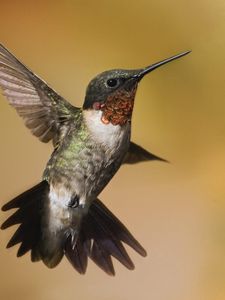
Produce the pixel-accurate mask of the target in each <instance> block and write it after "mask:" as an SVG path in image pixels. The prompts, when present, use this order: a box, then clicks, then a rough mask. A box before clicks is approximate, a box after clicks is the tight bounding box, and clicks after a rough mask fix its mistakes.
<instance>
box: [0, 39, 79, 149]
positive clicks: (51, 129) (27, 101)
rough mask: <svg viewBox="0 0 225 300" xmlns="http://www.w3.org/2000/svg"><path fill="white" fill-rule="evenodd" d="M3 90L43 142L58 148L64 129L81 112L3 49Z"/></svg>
mask: <svg viewBox="0 0 225 300" xmlns="http://www.w3.org/2000/svg"><path fill="white" fill-rule="evenodd" d="M0 87H1V88H2V90H3V94H4V95H5V97H6V98H7V99H8V101H9V103H10V104H11V105H12V106H13V107H14V108H15V109H16V110H17V112H18V114H19V115H20V116H21V117H22V118H23V119H24V121H25V125H26V126H27V127H28V128H29V129H30V130H31V132H32V133H33V134H34V135H35V136H37V137H38V138H39V140H41V141H42V142H45V143H46V142H48V141H50V140H54V143H55V144H57V142H58V140H59V138H60V133H61V131H62V127H63V125H64V124H65V123H68V122H69V121H71V120H72V119H73V116H74V112H75V111H77V110H79V109H78V108H76V107H74V106H72V105H71V104H70V103H69V102H67V101H66V100H65V99H63V98H62V97H61V96H60V95H58V94H57V93H56V92H55V91H54V90H53V89H52V88H50V87H49V86H48V85H47V84H46V83H45V82H44V81H43V80H42V79H40V78H39V77H38V76H37V75H35V74H34V73H33V72H32V71H30V70H29V69H28V68H27V67H26V66H25V65H23V64H22V63H21V62H20V61H19V60H18V59H17V58H16V57H15V56H13V55H12V54H11V53H10V52H9V51H8V50H7V49H6V48H5V47H3V46H2V45H0Z"/></svg>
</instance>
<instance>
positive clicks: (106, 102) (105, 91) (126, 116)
mask: <svg viewBox="0 0 225 300" xmlns="http://www.w3.org/2000/svg"><path fill="white" fill-rule="evenodd" d="M189 52H190V51H187V52H183V53H180V54H178V55H175V56H172V57H170V58H167V59H165V60H162V61H160V62H157V63H155V64H152V65H150V66H148V67H146V68H143V69H136V70H122V69H115V70H110V71H105V72H103V73H101V74H99V75H97V76H96V77H95V78H94V79H92V80H91V82H90V83H89V85H88V87H87V91H86V96H85V101H84V105H83V109H84V110H85V109H94V110H101V111H102V118H101V120H102V122H103V123H105V124H108V123H112V124H113V125H124V124H126V123H127V122H130V120H131V116H132V111H133V105H134V98H135V94H136V90H137V86H138V83H139V82H140V80H141V79H142V78H143V77H144V76H145V75H146V74H148V73H150V72H151V71H153V70H155V69H156V68H158V67H160V66H162V65H164V64H166V63H168V62H170V61H172V60H175V59H177V58H180V57H182V56H184V55H186V54H188V53H189Z"/></svg>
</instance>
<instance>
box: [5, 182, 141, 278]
mask: <svg viewBox="0 0 225 300" xmlns="http://www.w3.org/2000/svg"><path fill="white" fill-rule="evenodd" d="M48 191H49V186H48V183H47V182H46V181H43V182H41V183H39V184H38V185H36V186H34V187H33V188H32V189H30V190H28V191H26V192H25V193H23V194H21V195H20V196H18V197H16V198H15V199H13V200H11V201H10V202H8V203H7V204H5V205H4V206H3V207H2V210H3V211H7V210H10V209H12V208H17V211H16V212H14V213H13V214H12V215H11V216H10V217H9V218H8V219H7V220H6V221H5V222H4V223H3V224H2V226H1V228H2V229H6V228H8V227H10V226H12V225H15V224H20V225H19V227H18V229H17V230H16V232H15V233H14V235H13V236H12V238H11V239H10V241H9V243H8V244H7V248H9V247H12V246H14V245H16V244H19V243H21V244H20V247H19V249H18V252H17V256H18V257H19V256H22V255H24V254H25V253H27V252H28V251H31V260H32V261H39V260H43V261H44V262H45V263H46V257H43V256H44V255H43V252H42V251H41V249H40V245H41V242H40V241H41V237H42V235H43V233H42V230H41V216H42V209H43V201H44V200H45V198H46V194H47V193H48ZM123 242H124V243H126V244H127V245H129V246H130V247H131V248H133V249H134V250H135V251H136V252H138V253H139V254H140V255H142V256H146V255H147V254H146V251H145V250H144V249H143V247H142V246H141V245H140V244H139V243H138V241H137V240H136V239H135V238H134V237H133V236H132V234H131V233H130V232H129V231H128V230H127V228H126V227H125V226H124V225H123V224H122V223H121V222H120V221H119V220H118V219H117V218H116V217H115V216H114V215H113V213H112V212H110V210H109V209H107V207H106V206H105V205H104V204H103V203H102V202H101V201H100V200H98V199H96V200H95V201H94V202H93V203H92V205H91V206H90V208H89V212H88V214H87V216H85V217H84V219H83V221H82V224H81V228H80V233H79V236H78V238H77V241H76V244H75V245H74V241H73V240H72V237H71V236H68V237H67V238H66V239H65V240H64V241H63V246H62V248H58V249H56V250H57V252H59V253H56V254H55V255H56V256H57V257H58V259H57V262H56V263H55V264H54V266H55V265H57V264H58V263H59V262H60V260H61V258H62V256H63V254H65V256H66V257H67V259H68V260H69V261H70V263H71V264H72V265H73V266H74V268H75V269H76V270H77V271H78V272H79V273H81V274H84V273H85V272H86V268H87V262H88V257H89V258H91V259H92V260H93V261H94V262H95V263H96V264H97V265H98V266H99V267H100V268H101V269H102V270H104V271H105V272H106V273H107V274H109V275H114V274H115V271H114V267H113V263H112V258H111V257H112V256H113V257H114V258H116V259H117V260H119V261H120V262H121V263H122V264H123V265H124V266H125V267H127V268H128V269H130V270H132V269H134V264H133V262H132V260H131V259H130V257H129V256H128V254H127V252H126V250H125V248H124V246H123ZM46 264H47V265H48V263H46ZM48 266H49V265H48Z"/></svg>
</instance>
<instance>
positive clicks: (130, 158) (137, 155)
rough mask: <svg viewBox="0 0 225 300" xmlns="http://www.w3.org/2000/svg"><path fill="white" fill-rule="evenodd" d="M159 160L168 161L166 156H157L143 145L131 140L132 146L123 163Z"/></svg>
mask: <svg viewBox="0 0 225 300" xmlns="http://www.w3.org/2000/svg"><path fill="white" fill-rule="evenodd" d="M150 160H159V161H164V162H168V161H167V160H165V159H164V158H161V157H159V156H156V155H155V154H152V153H150V152H148V151H147V150H145V149H144V148H142V147H141V146H139V145H137V144H135V143H133V142H130V147H129V149H128V151H127V153H126V155H125V157H124V160H123V164H136V163H139V162H143V161H150Z"/></svg>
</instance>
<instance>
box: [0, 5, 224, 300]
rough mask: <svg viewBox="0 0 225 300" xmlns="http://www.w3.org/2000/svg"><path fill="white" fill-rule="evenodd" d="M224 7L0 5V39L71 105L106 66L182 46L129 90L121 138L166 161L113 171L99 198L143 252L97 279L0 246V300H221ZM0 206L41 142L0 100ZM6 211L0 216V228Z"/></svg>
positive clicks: (0, 240) (46, 151)
mask: <svg viewBox="0 0 225 300" xmlns="http://www.w3.org/2000/svg"><path fill="white" fill-rule="evenodd" d="M224 35H225V2H224V0H215V1H209V0H204V1H203V0H198V1H196V0H189V1H185V0H179V1H178V0H171V1H166V0H164V1H163V0H157V1H156V0H151V1H147V0H139V1H128V0H122V1H118V0H114V1H106V0H105V1H100V0H95V1H90V0H86V1H85V0H84V1H81V0H80V1H78V0H77V1H75V0H74V1H72V0H70V1H68V0H66V1H49V0H46V1H23V0H21V1H3V0H1V1H0V42H1V43H2V44H4V45H5V46H6V47H7V48H9V49H10V50H11V51H12V52H13V53H14V54H15V55H16V56H17V57H18V58H19V59H21V60H22V61H23V62H24V63H25V64H26V65H27V66H29V67H30V68H31V69H32V70H33V71H34V72H36V73H37V74H38V75H39V76H41V77H42V78H43V79H45V80H46V81H47V82H49V83H50V84H51V86H53V87H54V88H55V89H56V90H57V91H58V92H59V93H60V94H61V95H63V96H64V97H65V98H67V99H68V100H70V101H71V102H72V103H73V104H74V105H77V106H78V105H82V101H83V100H82V99H83V98H84V93H85V87H86V85H87V84H88V82H89V80H90V79H91V78H92V77H93V76H95V75H96V74H97V73H99V72H101V71H103V70H106V69H111V68H117V67H118V68H140V67H144V66H146V65H149V64H151V63H154V62H156V61H158V60H160V59H163V58H166V57H169V56H171V55H174V54H177V53H179V52H181V51H185V50H189V49H191V50H192V53H191V54H189V55H188V56H186V57H184V58H181V59H179V60H177V61H176V62H173V63H170V64H168V65H166V66H164V67H162V68H160V69H158V70H156V71H154V72H153V73H151V74H149V75H148V76H147V77H146V78H145V79H144V80H143V81H142V82H141V84H140V86H139V90H138V93H137V97H136V103H135V109H134V115H133V132H132V136H133V140H134V141H135V142H137V143H139V144H141V145H142V146H144V147H145V148H147V149H148V150H150V151H152V152H153V153H156V154H157V155H160V156H162V157H164V158H166V159H168V160H169V161H171V163H170V164H165V163H159V162H153V163H151V162H150V163H145V164H139V165H136V166H124V167H123V168H121V169H120V171H119V172H118V174H117V175H116V176H115V178H114V179H113V180H112V181H111V182H110V184H109V185H108V186H107V188H106V189H105V190H104V192H103V193H102V195H101V199H103V200H104V202H105V203H106V204H107V205H108V206H109V207H110V208H111V209H112V210H113V211H114V212H115V213H116V214H117V216H119V217H120V218H121V220H123V222H124V223H125V224H126V225H127V226H128V227H129V229H130V230H131V231H132V232H133V233H134V235H135V236H136V237H137V238H138V240H140V242H141V243H142V244H143V245H144V246H145V248H146V249H147V251H148V257H147V258H141V257H139V256H138V255H137V254H136V253H134V252H132V251H129V253H130V254H131V257H132V258H133V259H134V262H135V264H136V269H135V271H132V272H130V271H128V270H126V269H125V268H123V267H122V266H120V265H119V263H117V262H116V263H115V267H116V272H117V274H116V277H115V278H111V277H107V275H105V274H104V273H103V272H102V271H101V270H100V269H98V268H97V267H96V266H95V265H94V264H93V263H92V262H90V263H89V267H88V272H87V274H86V275H85V276H80V275H79V274H78V273H76V272H75V271H74V270H73V268H72V267H71V266H70V265H69V263H68V262H67V261H66V260H64V261H63V262H62V263H61V264H60V265H59V266H58V267H57V268H56V269H54V270H48V269H47V268H46V267H45V266H44V265H43V264H42V263H36V264H32V263H30V259H29V256H28V255H26V256H25V257H23V258H20V259H17V258H16V247H15V248H13V249H10V250H5V245H6V243H7V241H8V239H9V237H10V233H12V231H14V230H15V229H14V228H13V230H11V231H10V230H7V231H4V232H1V234H0V266H1V279H0V298H1V299H3V300H12V299H18V300H20V299H21V300H22V299H23V300H28V299H29V300H30V299H32V300H59V299H67V300H70V299H71V300H72V299H84V300H85V299H93V300H115V299H118V300H128V299H129V300H133V299H152V300H164V299H166V300H201V299H204V300H224V299H225V187H224V181H225V118H224V115H225V78H224V73H225V38H224ZM0 138H1V145H0V146H1V148H0V154H1V155H0V166H1V173H0V182H1V189H0V191H1V193H0V194H1V197H0V199H1V204H3V203H5V202H6V201H9V200H10V199H11V198H13V197H14V196H16V195H17V194H19V193H21V192H23V191H24V190H26V189H27V188H29V187H31V186H32V185H34V184H35V183H37V182H39V180H40V178H41V175H42V171H43V169H44V167H45V164H46V161H47V160H48V157H49V155H50V153H51V151H52V147H51V145H50V144H49V145H44V144H42V143H40V142H39V141H38V140H37V139H36V138H35V137H32V136H31V135H30V132H29V131H28V130H27V129H26V128H25V127H24V126H23V123H22V120H21V119H20V118H19V117H18V116H17V114H16V112H15V111H14V110H13V109H12V108H11V107H9V105H8V104H7V101H6V99H5V98H4V97H2V96H1V97H0ZM6 216H7V214H5V213H2V212H1V216H0V218H1V222H2V221H3V220H4V219H5V217H6Z"/></svg>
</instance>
